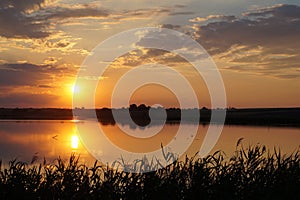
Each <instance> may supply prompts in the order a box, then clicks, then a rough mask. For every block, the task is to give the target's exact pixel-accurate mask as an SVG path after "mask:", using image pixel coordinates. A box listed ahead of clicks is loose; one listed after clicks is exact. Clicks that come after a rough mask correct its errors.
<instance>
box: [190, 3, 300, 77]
mask: <svg viewBox="0 0 300 200" xmlns="http://www.w3.org/2000/svg"><path fill="white" fill-rule="evenodd" d="M222 18H223V17H222V16H208V17H206V18H195V19H192V20H191V21H192V22H200V21H205V20H208V19H218V21H213V22H209V23H207V24H205V25H203V24H202V25H201V24H194V25H193V33H192V35H193V37H194V38H195V39H196V40H197V41H198V42H199V43H200V44H201V45H203V46H204V47H205V48H206V49H207V50H208V52H209V53H210V54H211V55H213V56H214V58H216V59H217V60H218V61H219V63H221V65H222V68H224V69H232V70H235V71H239V72H242V71H245V72H249V71H251V72H257V73H259V74H264V75H269V76H275V77H279V78H296V77H298V75H296V73H297V71H296V70H295V69H297V68H299V63H300V40H299V35H300V7H299V6H296V5H276V6H272V7H267V8H260V9H257V10H253V11H250V12H247V13H243V14H242V15H241V16H235V17H231V20H228V19H227V18H223V19H222ZM246 65H247V67H245V66H246Z"/></svg>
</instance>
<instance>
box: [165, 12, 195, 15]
mask: <svg viewBox="0 0 300 200" xmlns="http://www.w3.org/2000/svg"><path fill="white" fill-rule="evenodd" d="M193 14H195V13H194V12H189V11H187V12H171V13H169V15H171V16H172V15H193Z"/></svg>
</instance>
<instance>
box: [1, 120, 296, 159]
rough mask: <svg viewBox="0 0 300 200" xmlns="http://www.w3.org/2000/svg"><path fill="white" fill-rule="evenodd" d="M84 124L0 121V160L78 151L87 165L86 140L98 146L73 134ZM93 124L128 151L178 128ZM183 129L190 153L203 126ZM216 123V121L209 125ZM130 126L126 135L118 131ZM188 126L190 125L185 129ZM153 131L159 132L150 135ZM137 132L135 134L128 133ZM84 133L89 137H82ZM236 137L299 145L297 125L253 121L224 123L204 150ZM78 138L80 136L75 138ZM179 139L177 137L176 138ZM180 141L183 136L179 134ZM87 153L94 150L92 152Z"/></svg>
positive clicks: (226, 147)
mask: <svg viewBox="0 0 300 200" xmlns="http://www.w3.org/2000/svg"><path fill="white" fill-rule="evenodd" d="M78 124H80V125H81V126H86V125H88V123H86V122H84V121H83V122H82V121H81V122H76V121H68V120H65V121H61V120H57V121H55V120H51V121H34V120H28V121H16V120H12V121H4V120H2V121H0V137H1V139H0V159H2V161H4V163H7V162H8V161H10V160H12V159H14V158H17V159H18V160H21V161H25V162H28V163H30V162H31V161H32V158H33V157H35V158H36V159H37V161H38V162H42V161H43V160H44V158H45V159H46V161H47V162H53V161H54V160H55V159H56V158H58V156H61V157H62V158H64V159H67V158H68V157H69V156H70V155H71V154H72V153H75V154H76V155H80V160H81V161H82V162H84V163H87V164H90V163H91V162H93V161H94V159H95V158H94V157H93V156H92V155H91V154H90V152H89V151H91V149H90V148H89V150H87V149H86V148H85V145H86V144H87V143H89V142H88V141H87V140H91V141H93V142H94V143H97V144H99V145H98V149H100V151H101V148H102V145H103V146H105V144H101V141H97V140H95V138H94V137H92V136H91V135H90V133H80V134H79V133H78V129H77V125H78ZM97 124H98V125H99V128H101V130H103V132H104V133H105V137H107V139H109V140H110V141H111V142H112V143H113V144H114V145H116V146H117V147H118V148H121V149H124V150H126V151H129V152H138V153H147V152H149V151H155V150H160V149H161V144H162V145H163V146H166V145H167V144H168V143H169V142H170V141H171V140H172V139H173V138H174V137H175V136H176V131H177V130H178V129H179V124H165V125H164V126H163V127H156V126H152V127H143V128H140V127H130V126H128V125H120V127H118V126H117V125H111V124H110V125H103V124H100V123H97ZM182 126H183V128H184V130H187V132H186V135H185V136H186V137H187V138H188V137H190V138H193V140H192V143H191V144H190V146H189V148H188V149H187V150H186V151H185V153H184V155H185V154H187V155H188V156H193V155H195V153H196V152H197V151H199V149H200V147H201V145H202V142H203V139H204V136H205V134H206V131H207V129H208V125H201V124H200V125H198V124H197V125H196V124H183V125H182ZM212 126H218V125H212ZM122 130H123V131H124V130H125V131H130V132H131V134H132V135H128V134H125V133H123V131H122ZM188 130H196V133H191V132H189V131H188ZM153 132H159V133H158V134H156V135H155V134H153ZM137 135H138V136H139V137H140V138H139V139H136V138H134V137H133V136H137ZM86 138H89V139H86ZM239 138H244V140H243V146H244V147H245V148H246V147H247V146H248V145H255V144H258V143H259V144H264V145H266V146H267V147H268V148H269V149H270V150H272V149H273V148H274V147H276V148H280V149H281V151H282V152H283V153H287V154H288V153H292V152H293V151H295V150H296V149H297V148H299V146H300V128H289V127H264V126H260V127H256V126H229V125H225V126H224V128H223V130H222V133H221V135H220V137H219V140H218V142H217V143H216V145H215V146H214V147H213V149H212V150H211V151H210V153H213V152H215V151H217V150H222V151H224V152H225V153H226V155H228V156H230V155H231V154H232V153H233V152H234V150H235V148H236V143H237V141H238V140H239ZM82 139H84V140H85V141H81V140H82ZM177 140H179V139H177ZM181 140H182V141H183V139H181ZM92 153H93V154H94V153H95V152H92ZM113 154H118V155H119V152H113V151H111V152H107V151H106V152H101V154H98V155H99V156H100V158H101V156H103V158H106V157H109V156H111V155H113Z"/></svg>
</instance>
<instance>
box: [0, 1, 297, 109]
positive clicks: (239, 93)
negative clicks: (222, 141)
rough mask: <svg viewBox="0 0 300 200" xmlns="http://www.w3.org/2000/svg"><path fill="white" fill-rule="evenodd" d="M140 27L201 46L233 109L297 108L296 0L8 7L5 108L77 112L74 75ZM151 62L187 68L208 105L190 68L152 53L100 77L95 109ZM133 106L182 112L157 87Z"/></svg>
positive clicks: (1, 91)
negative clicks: (113, 39)
mask: <svg viewBox="0 0 300 200" xmlns="http://www.w3.org/2000/svg"><path fill="white" fill-rule="evenodd" d="M139 27H164V28H169V29H174V30H177V31H180V32H183V33H186V34H187V35H189V36H191V37H192V38H193V39H195V40H196V41H197V42H199V43H200V44H201V45H202V46H203V47H204V48H205V49H206V50H207V51H208V53H209V54H210V55H211V56H212V58H213V59H214V61H215V63H216V65H217V67H218V69H219V70H220V73H221V74H222V77H223V80H224V85H225V89H226V93H227V102H228V106H233V107H300V1H299V0H263V1H262V0H228V1H224V0H209V1H204V0H188V1H179V0H163V1H153V0H151V1H150V0H138V1H128V0H126V1H125V0H104V1H88V0H81V1H77V0H72V1H70V0H26V1H17V0H1V1H0V107H58V108H71V107H72V87H73V85H74V82H75V77H76V74H77V72H78V70H79V68H80V66H81V64H82V62H83V61H84V59H85V57H86V56H87V55H88V54H89V52H91V51H92V49H93V48H95V47H96V46H97V45H98V44H99V43H101V42H102V41H104V40H105V39H107V38H109V37H110V36H112V35H114V34H116V33H120V32H122V31H126V30H128V29H132V28H139ZM176 42H177V41H174V43H176ZM150 61H151V62H153V61H155V62H158V63H161V64H165V65H169V66H173V67H174V68H176V69H178V70H179V71H181V72H182V73H183V74H185V75H186V76H187V77H189V80H190V81H191V82H192V83H193V87H195V88H194V89H195V91H196V94H197V96H198V98H199V102H200V103H199V106H200V107H201V106H210V99H209V95H208V93H207V91H206V86H205V84H204V82H203V80H201V77H198V76H196V75H195V76H194V73H195V72H194V71H193V69H192V67H191V66H189V65H188V63H186V62H185V61H184V60H182V59H180V58H177V57H176V55H171V54H168V52H161V51H158V50H157V51H155V50H149V49H148V50H142V49H141V51H140V52H135V53H132V54H130V55H124V56H123V57H120V58H119V59H118V60H116V61H115V62H114V63H113V64H112V67H111V68H109V69H108V70H107V71H106V72H105V74H104V75H103V77H100V78H99V80H100V82H99V84H100V85H99V88H98V91H97V94H96V99H97V100H96V102H97V104H96V106H97V107H111V105H110V94H111V90H112V89H113V86H114V83H115V82H116V81H117V80H118V78H119V77H120V76H121V75H122V74H123V73H124V72H125V71H126V70H128V69H129V68H131V67H134V66H137V65H140V64H145V63H147V62H150ZM133 63H134V64H133ZM157 70H160V69H157ZM162 73H163V71H162ZM166 76H167V74H166ZM166 78H168V77H166ZM157 92H159V94H162V95H153V94H155V93H157ZM132 102H135V103H146V104H154V103H155V102H157V103H161V104H163V105H164V106H170V107H171V106H176V105H177V101H176V99H175V97H174V95H173V94H172V93H170V91H168V90H167V89H166V88H161V87H157V86H155V85H154V86H145V87H144V88H140V89H139V90H138V91H136V93H135V94H134V95H133V96H132Z"/></svg>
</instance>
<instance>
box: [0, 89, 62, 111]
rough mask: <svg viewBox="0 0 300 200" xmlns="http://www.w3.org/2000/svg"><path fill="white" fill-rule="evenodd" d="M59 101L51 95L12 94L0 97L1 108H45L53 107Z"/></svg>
mask: <svg viewBox="0 0 300 200" xmlns="http://www.w3.org/2000/svg"><path fill="white" fill-rule="evenodd" d="M58 99H59V97H58V96H56V95H53V94H30V93H24V92H21V93H13V94H8V95H1V96H0V105H1V106H2V107H28V106H35V107H45V106H49V105H54V104H55V102H56V101H57V100H58Z"/></svg>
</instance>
